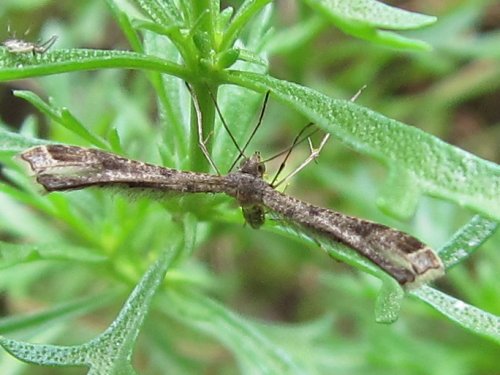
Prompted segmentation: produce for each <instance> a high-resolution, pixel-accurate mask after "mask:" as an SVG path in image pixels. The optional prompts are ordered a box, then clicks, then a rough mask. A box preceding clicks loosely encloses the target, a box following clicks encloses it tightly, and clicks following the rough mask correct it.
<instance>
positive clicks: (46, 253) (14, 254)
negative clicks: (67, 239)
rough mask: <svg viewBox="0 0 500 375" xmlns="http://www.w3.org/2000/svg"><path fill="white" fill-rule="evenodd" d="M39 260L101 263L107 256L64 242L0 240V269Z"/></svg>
mask: <svg viewBox="0 0 500 375" xmlns="http://www.w3.org/2000/svg"><path fill="white" fill-rule="evenodd" d="M39 260H59V261H76V262H90V263H101V262H105V261H106V260H107V257H105V256H102V255H99V254H96V253H95V252H94V251H92V250H90V249H87V248H83V247H76V246H70V245H68V244H65V243H62V244H57V243H55V244H42V245H31V244H11V243H7V242H3V241H0V269H2V268H8V267H12V266H14V265H16V264H22V263H27V262H34V261H39Z"/></svg>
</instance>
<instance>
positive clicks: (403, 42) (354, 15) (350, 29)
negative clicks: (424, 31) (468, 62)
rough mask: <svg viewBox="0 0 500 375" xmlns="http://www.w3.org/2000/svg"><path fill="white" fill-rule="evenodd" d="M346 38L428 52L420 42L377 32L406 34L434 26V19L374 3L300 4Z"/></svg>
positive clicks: (332, 0)
mask: <svg viewBox="0 0 500 375" xmlns="http://www.w3.org/2000/svg"><path fill="white" fill-rule="evenodd" d="M304 1H305V2H306V3H308V4H309V5H310V6H311V7H312V8H313V9H315V10H316V11H317V12H318V13H320V14H321V15H323V17H325V18H326V19H327V20H329V21H330V22H332V23H333V24H335V25H336V26H337V27H338V28H340V29H341V30H342V31H344V32H345V33H347V34H350V35H353V36H356V37H358V38H362V39H366V40H370V41H373V42H377V43H381V44H385V45H388V46H391V47H397V48H410V49H416V50H426V49H429V48H430V47H429V45H428V44H427V43H424V42H422V41H418V40H413V39H410V38H407V37H403V36H401V35H398V34H395V33H392V32H388V31H381V30H378V29H379V28H381V29H386V30H409V29H416V28H420V27H424V26H427V25H430V24H432V23H434V22H436V17H432V16H427V15H424V14H419V13H414V12H409V11H406V10H403V9H398V8H395V7H391V6H389V5H386V4H384V3H381V2H378V1H375V0H356V1H349V0H304Z"/></svg>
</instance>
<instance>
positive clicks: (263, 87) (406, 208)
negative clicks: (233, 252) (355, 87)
mask: <svg viewBox="0 0 500 375" xmlns="http://www.w3.org/2000/svg"><path fill="white" fill-rule="evenodd" d="M224 79H225V80H226V81H227V82H228V83H234V84H240V85H242V86H245V87H248V88H251V89H254V90H257V91H260V92H266V91H268V90H270V91H271V93H272V95H273V96H274V97H275V98H277V99H278V100H280V101H281V102H283V103H285V104H287V105H289V106H290V107H291V108H293V109H294V110H296V111H298V112H300V113H302V114H303V115H304V116H306V117H307V118H309V119H310V120H311V121H313V122H314V123H316V124H317V125H319V126H321V127H322V128H323V129H325V130H326V131H328V132H330V133H331V134H332V135H334V136H335V137H336V138H337V139H339V140H340V141H342V142H343V143H345V144H346V145H348V146H350V147H352V148H353V149H355V150H357V151H359V152H362V153H366V154H368V155H371V156H373V157H375V158H377V159H379V160H381V161H383V162H384V163H385V164H386V165H387V166H388V167H389V176H393V177H390V178H389V180H388V182H387V184H386V186H385V187H384V189H383V194H384V195H382V197H381V198H380V199H379V201H378V204H379V205H380V206H382V208H383V209H385V210H386V211H389V212H391V213H393V214H394V215H396V216H398V217H401V218H407V217H409V216H410V215H411V214H412V213H413V211H414V209H415V204H416V202H417V201H418V196H419V194H420V192H421V193H426V194H428V195H431V196H436V197H440V198H444V199H447V200H450V201H453V202H455V203H457V204H458V205H460V206H464V207H469V208H471V209H473V210H476V211H478V212H481V213H482V214H484V215H485V216H488V217H489V218H492V219H494V220H500V199H498V197H499V194H500V188H499V187H500V166H498V165H497V164H495V163H492V162H489V161H487V160H483V159H481V158H479V157H477V156H475V155H472V154H470V153H468V152H466V151H464V150H461V149H459V148H457V147H454V146H451V145H449V144H447V143H445V142H443V141H441V140H440V139H438V138H436V137H434V136H432V135H430V134H427V133H425V132H423V131H421V130H420V129H417V128H414V127H411V126H407V125H405V124H403V123H401V122H399V121H396V120H392V119H389V118H387V117H384V116H383V115H381V114H379V113H376V112H373V111H371V110H369V109H367V108H364V107H361V106H359V105H357V104H355V103H352V102H350V101H345V100H338V99H332V98H330V97H328V96H326V95H323V94H321V93H319V92H317V91H314V90H312V89H310V88H307V87H303V86H300V85H298V84H295V83H291V82H287V81H283V80H278V79H276V78H273V77H270V76H266V75H262V74H256V73H248V72H239V71H238V72H237V71H232V72H229V73H228V74H226V75H225V77H224ZM398 176H399V178H397V177H398ZM401 187H411V189H408V190H407V189H406V188H405V189H402V188H401ZM405 191H406V194H404V192H405ZM393 194H395V195H394V197H397V199H396V200H395V198H393ZM401 199H404V200H403V201H401Z"/></svg>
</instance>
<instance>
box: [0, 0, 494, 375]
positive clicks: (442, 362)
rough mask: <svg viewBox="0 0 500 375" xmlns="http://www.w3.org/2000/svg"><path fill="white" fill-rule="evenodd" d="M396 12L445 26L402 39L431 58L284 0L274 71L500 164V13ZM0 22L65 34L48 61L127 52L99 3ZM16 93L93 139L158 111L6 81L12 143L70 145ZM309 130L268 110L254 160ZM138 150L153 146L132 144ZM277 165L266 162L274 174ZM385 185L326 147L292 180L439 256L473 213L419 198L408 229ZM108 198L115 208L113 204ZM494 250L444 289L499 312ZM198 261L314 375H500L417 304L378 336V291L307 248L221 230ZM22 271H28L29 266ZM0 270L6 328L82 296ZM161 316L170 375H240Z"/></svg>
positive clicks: (34, 8)
mask: <svg viewBox="0 0 500 375" xmlns="http://www.w3.org/2000/svg"><path fill="white" fill-rule="evenodd" d="M387 3H389V2H387ZM390 3H391V4H393V5H395V6H398V7H402V8H405V9H409V10H414V11H418V12H421V13H425V14H429V15H435V16H437V17H438V18H439V20H438V22H437V23H436V24H435V25H434V26H431V27H428V28H425V29H423V30H419V31H413V32H411V33H410V32H407V33H406V35H411V36H413V37H415V38H419V39H422V40H425V41H427V42H428V43H430V44H431V45H432V46H433V48H434V49H433V50H432V51H430V52H419V53H416V52H402V51H395V50H392V49H388V48H385V47H382V46H377V45H373V44H370V43H369V42H366V41H362V40H356V39H354V38H352V37H350V36H346V35H345V34H343V33H341V32H340V31H338V30H336V29H335V28H333V27H331V26H327V25H325V24H324V23H323V22H322V21H321V20H319V19H317V18H315V16H314V15H312V14H311V11H310V10H309V9H308V8H307V7H306V6H305V5H303V4H301V3H300V2H292V1H279V2H276V4H275V12H274V15H273V21H272V23H273V25H274V31H275V33H276V37H275V38H274V39H273V41H274V43H272V44H270V45H269V57H270V74H271V75H273V76H276V77H279V78H283V79H286V80H289V81H295V82H299V83H301V84H303V85H306V86H309V87H312V88H315V89H317V90H318V91H321V92H323V93H325V94H327V95H330V96H332V97H335V98H344V99H349V98H350V97H352V96H353V95H354V94H355V93H356V92H357V91H358V90H360V89H361V88H362V87H363V86H365V85H366V88H365V89H364V90H363V92H362V94H361V95H360V96H359V98H358V99H357V103H359V104H361V105H363V106H366V107H368V108H370V109H372V110H374V111H377V112H380V113H382V114H384V115H385V116H387V117H390V118H394V119H397V120H400V121H402V122H405V123H407V124H410V125H412V126H416V127H418V128H421V129H423V130H425V131H427V132H429V133H431V134H433V135H436V136H437V137H439V138H441V139H443V140H445V141H446V142H449V143H451V144H454V145H456V146H458V147H461V148H463V149H466V150H468V151H470V152H471V153H473V154H475V155H478V156H480V157H482V158H485V159H488V160H491V161H494V162H496V163H498V162H500V147H499V144H500V3H498V2H495V1H457V0H444V1H437V0H434V1H433V0H426V1H392V2H390ZM224 4H225V5H230V4H238V2H237V1H233V2H227V3H224ZM0 21H1V23H0V24H1V25H5V27H3V30H0V39H1V40H4V39H7V37H8V34H7V25H8V24H10V25H11V29H12V30H16V31H17V34H18V35H22V34H23V33H24V31H25V30H28V29H29V30H30V32H29V34H27V36H26V37H25V39H30V40H36V39H38V38H41V39H42V40H45V39H47V38H48V37H50V36H51V35H53V34H57V35H59V39H58V41H57V43H56V46H55V47H54V48H71V47H79V48H98V49H128V48H129V47H128V45H127V42H126V40H125V39H124V37H123V35H122V34H121V31H120V29H119V28H118V26H117V24H116V23H115V21H114V20H113V18H112V16H111V12H110V11H109V10H108V8H107V6H106V3H105V2H104V1H85V2H75V1H69V0H67V1H48V0H47V1H42V0H40V1H37V0H24V1H20V0H2V2H1V4H0ZM280 38H281V39H280ZM13 89H28V90H32V91H35V92H36V93H38V94H39V95H41V96H42V97H52V98H54V100H55V101H56V102H57V104H58V105H60V106H65V107H68V108H69V109H70V110H71V112H72V113H73V114H75V115H77V116H78V118H79V119H80V120H81V121H82V122H83V123H84V124H86V125H87V126H89V127H92V128H93V129H95V130H96V131H99V128H100V127H104V126H105V124H107V123H108V122H110V121H113V122H115V123H121V124H122V125H121V126H123V127H127V126H130V124H131V123H135V124H145V123H149V124H154V123H155V120H156V111H155V106H154V104H152V103H154V98H153V96H152V94H151V93H150V92H148V90H149V87H148V85H147V83H146V81H145V79H144V77H143V73H141V72H138V71H135V72H125V71H117V70H111V71H99V72H79V73H70V74H64V75H60V76H49V77H43V78H39V79H33V80H23V81H16V82H8V83H2V84H0V119H1V121H2V122H3V123H4V124H6V125H8V126H9V127H10V128H11V129H12V130H14V129H17V128H20V127H26V126H28V127H29V126H32V127H33V128H35V125H33V124H35V123H36V124H38V125H39V129H40V131H39V136H40V137H47V138H48V137H55V138H56V139H60V140H61V139H65V133H64V131H61V130H60V129H59V130H54V129H53V127H52V126H51V122H50V121H48V120H47V119H46V118H43V117H42V116H40V115H39V113H38V112H37V110H36V109H35V108H33V107H32V106H31V105H29V104H28V103H27V102H25V101H23V100H21V99H19V98H16V97H14V96H13V95H12V90H13ZM257 111H258V108H257V107H256V113H257ZM306 123H307V119H304V118H301V117H300V116H297V114H296V113H293V112H291V111H289V110H288V109H287V108H285V107H283V106H280V105H279V104H277V103H275V102H271V103H270V104H269V106H268V108H267V112H266V115H265V119H264V124H263V125H262V127H261V129H260V130H259V132H258V134H257V136H256V139H255V140H254V141H253V143H252V146H251V147H252V148H253V149H258V150H260V151H261V152H262V153H263V154H264V155H273V154H274V153H276V152H277V151H279V150H281V149H283V148H286V147H287V146H289V145H290V143H291V142H292V140H293V138H294V136H295V135H296V134H297V132H298V131H299V130H300V129H301V128H302V127H303V126H304V125H305V124H306ZM30 124H31V125H30ZM144 133H147V130H143V129H141V126H137V127H134V130H133V131H127V133H126V138H125V139H123V140H122V141H123V143H124V144H125V145H127V144H128V142H130V141H131V140H132V139H133V138H134V137H140V138H141V139H145V138H147V135H144ZM67 141H68V142H71V140H67ZM316 141H317V140H316ZM130 147H132V148H134V147H135V149H140V148H142V147H144V145H140V144H139V145H138V144H135V145H134V144H133V142H130ZM133 153H134V151H132V152H131V154H133ZM307 154H308V149H307V147H305V146H304V147H300V148H298V149H297V150H296V151H295V152H294V153H293V154H292V158H291V160H289V161H288V164H287V168H289V169H292V168H293V167H294V166H296V165H298V164H300V162H301V161H302V160H303V159H304V158H305V157H307ZM276 166H277V165H276V164H274V165H269V166H268V170H270V171H273V170H275V168H276ZM385 177H386V170H385V168H384V167H383V166H382V165H380V164H379V163H378V162H377V161H375V160H373V159H370V158H367V157H364V156H362V155H360V154H357V153H355V152H353V151H351V150H349V149H347V148H345V147H344V146H342V145H341V144H338V143H335V142H334V141H330V143H329V144H328V146H327V147H326V148H325V149H324V151H323V153H322V155H321V157H320V158H319V160H318V163H317V164H316V165H315V164H312V165H311V166H309V167H308V168H307V169H306V170H305V171H304V172H303V173H301V174H300V175H299V176H297V177H296V178H294V179H293V181H292V182H291V183H290V185H289V187H288V188H287V193H288V194H291V195H293V196H296V197H299V198H301V199H304V200H306V201H308V202H311V203H314V204H317V205H320V206H323V207H329V208H334V209H335V210H338V211H341V212H345V213H348V214H351V215H356V216H360V217H363V218H367V219H371V220H374V221H378V222H381V223H385V224H387V225H390V226H393V227H397V228H400V229H403V230H406V231H408V232H410V233H412V234H415V235H416V236H417V237H419V238H420V239H422V240H424V242H426V243H428V244H430V245H431V246H433V247H435V248H438V247H439V246H441V245H442V244H443V243H444V242H445V241H446V240H447V239H448V238H449V237H450V236H451V235H452V234H453V233H454V232H455V231H456V230H457V229H458V228H460V226H461V225H463V224H464V223H466V222H467V221H468V220H469V219H470V218H471V217H472V215H473V213H472V212H470V211H467V210H464V209H461V208H459V207H457V206H455V205H453V204H451V203H448V202H444V201H441V200H437V199H433V198H430V197H424V198H422V199H421V201H420V204H419V207H418V211H417V212H416V214H415V216H414V217H413V219H412V220H411V221H409V222H405V223H402V222H400V221H397V220H395V219H392V218H390V217H387V216H386V215H384V214H383V213H382V212H380V211H379V210H378V209H377V207H376V205H375V200H376V197H377V190H378V188H379V187H380V186H381V184H382V182H383V181H384V178H385ZM101 199H107V197H106V195H105V194H104V195H103V197H101ZM109 199H120V198H117V197H116V196H113V198H109ZM130 204H132V205H134V204H136V205H137V204H140V202H135V203H134V202H132V203H130ZM0 211H1V213H0V216H1V220H0V239H1V240H4V241H10V240H13V239H15V240H19V238H21V237H22V230H20V229H19V228H18V226H20V225H21V224H22V225H29V222H28V223H18V224H17V225H16V224H12V223H11V224H8V221H9V214H10V211H9V207H8V206H3V207H1V208H0ZM19 217H21V216H19ZM110 225H111V224H110ZM110 241H112V239H110ZM146 242H147V241H146ZM499 245H500V236H499V234H497V235H495V236H494V237H493V238H491V239H490V240H489V241H487V242H486V243H485V244H484V245H483V246H482V248H481V249H480V251H478V252H477V253H476V254H475V255H474V256H473V257H472V258H470V259H469V260H468V261H467V262H465V264H461V265H459V266H458V267H456V268H454V269H453V270H451V271H450V272H449V273H448V274H447V276H446V277H445V278H444V279H443V280H440V281H438V282H437V286H438V288H439V289H441V290H443V291H445V292H447V293H449V294H451V295H453V296H455V297H457V298H458V299H461V300H463V301H466V302H467V303H470V304H472V305H475V306H477V307H479V308H481V309H483V310H485V311H488V312H490V313H493V314H497V315H498V314H500V299H499V298H498V291H499V290H500V282H499V278H498V276H497V272H498V269H499V266H500V255H499V252H498V249H499ZM194 257H195V261H196V264H198V265H203V267H206V269H207V270H209V271H208V272H210V273H213V274H215V275H216V278H215V279H216V283H217V285H216V287H215V288H214V290H215V291H216V292H215V294H216V298H217V300H219V301H221V302H222V303H223V304H224V305H225V306H228V307H229V308H231V309H232V310H234V311H236V312H238V313H239V314H241V315H242V316H245V317H247V318H248V319H254V320H257V321H260V322H262V324H264V326H263V329H264V330H266V332H267V333H268V334H269V335H271V336H272V337H276V339H277V340H278V341H280V342H283V343H286V344H287V345H288V347H287V349H288V350H290V351H291V352H294V351H296V352H300V356H306V357H308V359H309V361H310V362H311V363H314V364H315V366H316V367H315V369H314V371H312V373H314V372H316V373H322V374H443V375H448V374H453V375H459V374H471V375H472V374H474V375H475V374H484V375H491V374H500V370H499V368H498V355H499V354H500V351H499V348H498V346H497V345H495V344H494V343H491V342H489V341H487V340H485V339H483V338H481V337H478V336H475V335H473V334H471V333H469V332H467V331H465V330H464V329H462V328H460V327H458V326H455V325H454V324H453V323H452V322H450V321H448V320H447V319H446V318H444V317H441V316H439V315H438V314H437V313H436V312H435V311H434V310H432V309H431V308H429V307H427V306H425V305H424V304H423V303H422V302H421V301H417V300H412V299H407V300H406V301H405V304H404V307H403V311H402V313H401V317H400V319H399V320H398V321H397V322H396V323H394V324H392V325H380V324H377V323H375V321H374V314H373V305H374V299H375V296H376V295H377V291H378V287H379V282H378V280H376V279H374V278H373V277H371V276H369V275H366V274H361V273H360V272H357V271H356V270H354V269H352V268H351V267H349V266H347V265H344V264H340V263H336V262H334V261H332V260H331V259H330V258H328V257H326V255H325V254H323V253H322V252H321V251H319V249H317V248H313V247H310V248H304V246H303V244H299V243H297V242H294V241H292V240H288V239H286V238H284V237H283V236H280V235H276V234H273V233H269V232H265V231H259V232H255V231H253V230H250V229H249V228H245V227H243V225H241V226H235V225H233V226H227V225H226V226H225V225H222V224H216V225H214V226H213V227H211V228H210V235H209V236H206V238H204V241H203V242H202V243H201V247H200V248H199V249H198V250H197V252H196V254H195V255H194ZM75 267H78V265H76V266H75ZM24 271H25V272H29V268H27V269H24ZM2 272H3V275H2V276H1V277H0V282H1V283H2V284H3V285H2V284H0V291H1V292H2V294H1V296H2V298H1V304H0V312H1V314H3V315H4V316H8V315H16V314H18V313H26V312H31V311H37V310H40V309H43V308H44V307H47V306H50V305H51V304H53V303H55V302H56V301H59V302H60V301H61V300H63V299H64V296H65V295H72V294H73V293H74V289H73V284H76V283H78V281H77V280H73V281H71V282H68V283H67V284H66V283H61V281H62V279H61V278H58V277H57V276H54V275H50V274H44V273H43V272H35V274H36V277H35V276H34V277H33V280H31V281H30V280H29V278H28V279H27V280H26V284H25V285H11V283H9V281H8V280H9V271H8V270H7V271H5V272H4V271H2ZM12 272H16V271H12ZM59 276H60V275H59ZM87 276H88V275H87ZM80 277H83V276H81V275H80ZM103 283H104V284H102V285H96V286H92V288H95V289H97V290H99V289H105V288H106V283H110V281H109V280H107V281H104V282H103ZM65 288H67V290H65ZM114 313H115V312H113V311H111V312H106V313H105V314H102V316H101V315H100V314H99V315H97V314H96V315H92V316H90V317H87V318H85V319H81V320H79V321H78V325H77V327H74V331H73V332H72V334H73V335H74V336H73V337H72V340H73V341H74V342H80V341H81V339H80V338H81V337H86V336H87V335H88V333H87V330H88V331H89V332H96V331H99V330H102V329H104V327H105V326H106V325H107V324H108V323H109V321H108V320H106V319H107V318H106V319H103V317H108V318H109V317H110V316H112V315H113V314H114ZM162 319H164V326H158V325H155V326H150V327H149V328H148V323H147V324H146V327H145V332H148V329H149V330H159V332H165V336H168V337H169V338H168V339H166V340H165V342H163V343H161V344H158V346H159V347H160V346H161V345H163V346H164V347H168V348H169V351H171V352H172V353H174V354H173V356H174V357H175V358H176V360H172V362H175V361H178V363H180V364H182V365H179V367H178V368H177V369H175V368H170V369H169V372H168V373H185V371H190V372H192V373H205V374H212V373H213V374H220V373H223V374H226V373H227V374H229V373H234V371H235V367H234V362H233V359H232V357H231V355H230V353H229V351H228V350H227V349H225V348H224V347H223V346H221V345H220V344H219V343H218V342H217V341H215V340H213V339H211V338H210V337H209V336H207V335H203V334H200V333H197V332H196V331H195V330H192V329H190V328H189V327H186V326H183V325H182V324H180V323H179V322H178V321H176V320H175V319H170V318H168V317H162ZM56 341H57V339H56ZM70 341H71V340H70ZM164 355H165V354H164V352H162V351H159V350H158V349H157V348H155V347H154V345H151V342H150V341H148V340H147V339H146V338H145V339H144V340H143V341H141V340H140V341H139V345H138V350H137V351H136V359H135V360H136V368H137V369H138V371H139V372H140V373H148V374H162V373H167V372H163V371H162V365H161V363H162V360H164V358H163V359H158V358H162V357H164ZM13 362H15V361H14V360H12V359H11V358H8V357H7V356H6V355H5V353H1V355H0V369H1V368H2V367H1V366H6V367H3V368H4V369H9V368H13V369H14V368H15V371H16V372H3V371H2V373H5V374H7V373H30V374H73V373H75V374H77V373H84V371H83V370H79V369H76V370H74V369H45V368H40V367H35V366H31V367H23V366H19V365H18V364H16V365H11V364H12V363H13ZM2 363H3V365H2ZM8 366H13V367H8Z"/></svg>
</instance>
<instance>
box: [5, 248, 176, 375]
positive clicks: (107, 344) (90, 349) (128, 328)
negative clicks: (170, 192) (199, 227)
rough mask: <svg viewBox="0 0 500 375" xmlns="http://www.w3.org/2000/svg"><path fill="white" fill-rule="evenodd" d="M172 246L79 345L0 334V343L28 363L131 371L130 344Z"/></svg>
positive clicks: (94, 371) (96, 370) (99, 371)
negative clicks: (113, 314)
mask: <svg viewBox="0 0 500 375" xmlns="http://www.w3.org/2000/svg"><path fill="white" fill-rule="evenodd" d="M177 248H179V247H178V246H177ZM173 249H174V247H173V248H172V249H170V250H168V251H164V252H163V253H162V254H161V256H160V257H159V259H158V260H157V261H156V262H155V263H154V264H153V265H152V266H151V267H150V268H149V270H148V271H147V272H146V273H145V275H144V276H143V278H142V280H141V281H140V283H139V284H138V285H137V286H136V287H135V288H134V290H133V292H132V293H131V295H130V297H129V298H128V300H127V302H126V303H125V304H124V306H123V308H122V310H121V311H120V313H119V315H118V317H117V318H116V319H115V321H114V322H113V323H112V324H111V325H110V327H109V328H108V329H107V330H106V331H104V332H103V333H102V334H101V335H99V336H98V337H96V338H95V339H93V340H91V341H89V342H87V343H85V344H81V345H75V346H60V345H44V344H30V343H25V342H21V341H17V340H12V339H8V338H5V337H0V345H2V346H3V347H4V348H5V350H7V351H8V352H9V353H10V354H12V355H13V356H14V357H16V358H18V359H20V360H22V361H25V362H28V363H34V364H38V365H46V366H85V367H88V368H89V374H120V375H121V374H135V371H134V369H133V367H132V364H131V362H130V361H131V357H132V351H133V346H134V343H135V341H136V340H137V336H138V334H139V330H140V327H141V325H142V322H143V321H144V318H145V316H146V314H147V312H148V311H149V309H150V306H151V302H152V299H153V296H154V295H155V293H156V292H157V290H158V289H159V287H160V286H161V282H162V280H163V279H164V277H165V273H166V272H167V269H168V267H169V266H170V264H171V261H172V259H173V258H174V257H175V254H176V253H177V250H176V251H173Z"/></svg>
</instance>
